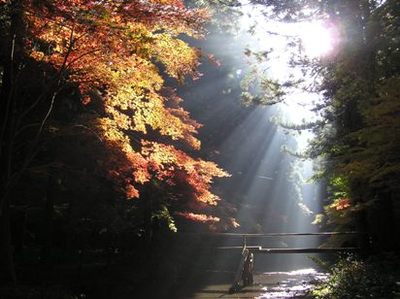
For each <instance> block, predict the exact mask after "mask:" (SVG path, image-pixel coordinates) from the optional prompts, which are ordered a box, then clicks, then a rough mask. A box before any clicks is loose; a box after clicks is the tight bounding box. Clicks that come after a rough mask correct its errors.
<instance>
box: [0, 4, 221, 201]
mask: <svg viewBox="0 0 400 299" xmlns="http://www.w3.org/2000/svg"><path fill="white" fill-rule="evenodd" d="M4 2H6V1H4ZM21 3H22V4H23V7H24V21H25V23H26V28H27V37H28V38H27V39H26V40H25V44H26V50H27V52H28V54H29V56H30V57H31V58H33V59H35V60H36V61H38V62H43V63H47V64H50V65H51V66H52V67H53V68H55V69H56V70H57V71H58V73H59V75H60V80H66V81H68V82H71V83H74V84H76V85H77V86H78V87H79V90H80V93H81V96H82V103H83V104H84V105H87V107H88V109H93V110H95V111H96V113H93V114H91V117H89V119H90V120H89V127H91V129H92V130H93V131H94V132H96V134H97V135H98V136H100V137H101V139H102V142H103V143H104V145H105V146H106V148H107V157H101V158H99V159H98V166H99V169H101V171H103V173H104V174H105V175H106V176H107V177H108V178H109V179H110V180H111V181H113V182H114V183H115V185H116V186H117V188H118V190H120V191H121V192H123V193H124V194H125V196H126V198H128V199H130V198H137V197H139V196H140V194H139V189H140V188H139V186H140V185H143V184H145V183H148V182H150V181H151V180H153V179H156V180H159V181H163V182H165V183H166V184H167V185H170V186H177V185H178V184H181V183H182V182H183V184H184V185H185V186H190V187H191V189H192V190H193V193H194V194H193V197H194V199H195V200H197V201H201V202H204V203H207V204H211V205H215V204H216V203H217V201H218V200H219V198H218V197H217V196H216V195H214V194H213V193H211V192H210V185H211V183H212V179H213V178H214V177H224V176H227V175H228V174H227V173H226V172H224V171H223V170H221V169H220V168H218V166H217V165H216V164H215V163H213V162H208V161H203V160H201V159H195V158H193V157H191V156H189V155H188V154H187V153H185V152H184V151H183V150H180V149H178V148H176V146H177V142H180V143H182V146H183V147H186V148H190V149H194V150H198V149H199V148H200V141H199V140H198V139H197V137H196V136H195V135H196V133H197V129H198V128H199V127H200V125H199V124H198V123H197V122H196V121H194V120H192V119H191V118H190V115H189V113H188V112H187V111H185V110H184V109H183V108H182V107H181V106H180V103H181V101H182V100H181V99H180V98H179V97H178V96H177V95H176V94H175V92H174V90H171V89H167V88H166V87H165V86H164V79H163V77H162V74H163V73H164V74H166V75H168V76H170V77H172V78H175V79H176V80H178V81H179V82H183V80H184V78H185V77H186V76H189V77H191V78H193V79H196V78H198V77H199V75H200V74H199V73H198V72H197V70H196V69H197V66H198V59H199V57H200V52H199V50H197V49H195V48H192V47H190V46H189V45H188V44H187V43H185V42H184V41H182V40H181V39H179V38H178V36H179V35H181V34H184V35H187V36H190V37H193V38H201V37H202V36H203V34H204V32H203V25H204V24H205V22H206V21H207V20H208V18H209V15H208V13H207V11H206V10H204V9H186V8H185V7H184V4H183V2H182V1H180V0H149V1H134V0H130V1H110V0H101V1H92V0H62V1H61V0H55V1H33V0H32V1H31V0H25V1H22V0H21ZM161 69H162V70H161ZM99 101H100V109H99V107H98V106H99V105H97V106H96V103H98V102H99ZM154 134H157V136H161V137H162V142H154V141H152V140H154ZM177 189H179V186H177Z"/></svg>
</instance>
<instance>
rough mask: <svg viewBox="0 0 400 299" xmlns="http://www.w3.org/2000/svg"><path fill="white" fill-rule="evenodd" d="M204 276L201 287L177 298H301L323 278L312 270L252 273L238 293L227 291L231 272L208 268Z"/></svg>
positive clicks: (321, 274) (323, 275) (229, 285)
mask: <svg viewBox="0 0 400 299" xmlns="http://www.w3.org/2000/svg"><path fill="white" fill-rule="evenodd" d="M206 275H207V279H206V281H204V284H203V285H202V286H201V287H198V288H197V289H195V291H194V292H193V293H191V294H189V293H185V294H181V295H180V296H178V298H180V299H203V298H256V299H272V298H274V299H283V298H303V297H304V296H305V295H306V294H307V292H308V291H309V290H310V289H311V288H312V287H313V285H314V284H315V282H316V281H319V280H321V279H324V278H325V277H326V275H325V274H323V273H319V272H316V271H315V270H313V269H303V270H298V271H291V272H265V273H255V275H254V284H253V285H252V286H247V287H244V288H242V289H240V290H239V291H238V292H236V293H233V294H230V293H229V288H230V287H231V282H232V280H229V279H232V276H233V273H229V272H228V273H226V272H225V273H224V272H217V271H214V272H213V271H210V272H208V274H206Z"/></svg>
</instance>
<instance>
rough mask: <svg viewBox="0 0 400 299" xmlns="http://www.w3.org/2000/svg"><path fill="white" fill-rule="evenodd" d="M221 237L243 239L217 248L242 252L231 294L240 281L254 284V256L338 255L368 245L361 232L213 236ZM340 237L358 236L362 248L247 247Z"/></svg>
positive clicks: (228, 234) (236, 289)
mask: <svg viewBox="0 0 400 299" xmlns="http://www.w3.org/2000/svg"><path fill="white" fill-rule="evenodd" d="M213 235H216V236H218V235H220V236H225V237H228V236H231V237H236V238H239V237H240V238H241V239H242V244H241V245H237V246H220V247H217V249H219V250H240V252H241V255H240V257H241V258H240V262H239V266H238V268H237V271H236V275H235V278H234V281H233V283H232V286H231V288H230V290H229V291H230V292H231V293H233V292H236V291H238V290H239V289H240V287H241V286H240V280H243V286H246V285H249V284H252V281H253V273H252V269H253V267H254V258H253V255H254V254H256V253H257V254H274V253H281V254H282V253H290V254H291V253H336V252H357V251H361V249H364V248H363V247H365V246H361V244H368V243H369V241H368V238H367V235H366V234H365V233H361V232H353V231H352V232H321V233H269V234H240V233H220V234H213ZM338 235H342V236H343V235H349V236H356V237H358V238H359V240H360V241H359V242H358V243H359V244H360V246H357V247H324V246H322V244H321V246H319V247H301V248H293V247H263V246H262V245H247V243H248V242H247V241H248V239H251V238H277V237H306V236H327V237H330V236H338Z"/></svg>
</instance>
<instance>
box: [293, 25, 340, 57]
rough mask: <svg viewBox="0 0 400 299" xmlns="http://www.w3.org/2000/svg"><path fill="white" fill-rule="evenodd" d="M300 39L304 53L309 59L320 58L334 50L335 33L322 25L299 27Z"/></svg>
mask: <svg viewBox="0 0 400 299" xmlns="http://www.w3.org/2000/svg"><path fill="white" fill-rule="evenodd" d="M299 30H300V32H299V37H300V39H301V41H302V44H303V48H304V52H305V54H306V55H307V56H309V57H320V56H324V55H327V54H329V52H331V51H332V50H333V46H334V45H333V43H334V38H333V32H332V30H330V29H328V28H327V27H326V26H324V25H323V24H321V23H318V22H312V23H303V24H300V26H299Z"/></svg>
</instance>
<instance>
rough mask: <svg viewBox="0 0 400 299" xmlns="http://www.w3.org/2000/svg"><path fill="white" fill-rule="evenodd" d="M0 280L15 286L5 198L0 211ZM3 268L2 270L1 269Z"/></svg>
mask: <svg viewBox="0 0 400 299" xmlns="http://www.w3.org/2000/svg"><path fill="white" fill-rule="evenodd" d="M0 244H1V246H0V269H2V271H0V282H3V283H5V284H11V285H13V286H16V284H17V276H16V274H15V266H14V257H13V251H14V250H13V246H12V244H11V227H10V203H9V201H8V200H7V198H6V199H5V200H4V202H3V209H2V212H1V213H0ZM3 269H4V271H3Z"/></svg>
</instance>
